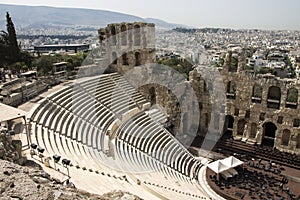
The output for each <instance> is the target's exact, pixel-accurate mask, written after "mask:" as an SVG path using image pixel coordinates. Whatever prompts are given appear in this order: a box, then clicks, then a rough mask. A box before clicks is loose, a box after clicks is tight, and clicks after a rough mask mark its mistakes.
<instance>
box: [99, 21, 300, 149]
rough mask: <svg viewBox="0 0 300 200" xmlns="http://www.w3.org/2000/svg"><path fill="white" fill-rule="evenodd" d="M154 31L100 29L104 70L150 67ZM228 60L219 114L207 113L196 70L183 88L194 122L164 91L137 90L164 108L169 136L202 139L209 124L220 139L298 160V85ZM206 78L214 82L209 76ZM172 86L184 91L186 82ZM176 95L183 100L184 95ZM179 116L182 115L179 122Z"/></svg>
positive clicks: (145, 27)
mask: <svg viewBox="0 0 300 200" xmlns="http://www.w3.org/2000/svg"><path fill="white" fill-rule="evenodd" d="M154 31H155V30H154V24H147V23H121V24H110V25H108V26H107V27H106V28H103V29H100V30H99V41H100V43H101V47H102V48H103V49H104V51H105V52H106V55H107V57H108V59H109V61H110V63H111V64H110V70H111V71H114V72H115V71H117V72H119V73H121V74H124V73H126V72H128V71H130V70H131V69H133V68H134V67H136V66H141V65H143V64H146V63H154V62H155V34H154ZM231 58H232V52H229V53H228V54H227V56H226V60H225V63H224V66H223V68H219V72H220V74H221V79H222V81H223V83H224V89H225V90H226V91H223V92H225V94H226V102H225V104H224V105H223V106H222V109H221V110H222V112H221V113H219V114H216V113H212V104H211V100H212V98H214V97H211V94H210V92H209V90H208V87H209V86H208V85H207V83H206V81H204V79H203V78H202V75H201V73H200V72H199V71H198V70H197V69H195V70H193V71H191V72H190V77H189V84H190V85H191V86H192V87H193V89H194V91H195V94H196V96H197V101H198V107H199V110H200V118H199V121H197V122H196V121H195V120H194V119H193V118H194V117H195V116H194V113H181V112H182V109H181V107H180V106H181V105H179V103H178V102H180V99H178V98H176V96H175V95H174V94H173V93H172V91H170V90H169V89H168V88H166V87H164V86H161V85H155V84H148V85H146V84H145V85H144V86H142V87H139V88H138V90H139V92H141V93H142V94H143V95H144V96H145V97H146V98H147V99H148V100H150V101H151V103H152V104H153V105H154V104H159V105H160V106H161V107H163V108H164V111H165V113H166V115H167V116H168V119H169V120H168V124H167V125H166V126H169V127H170V129H171V131H172V132H173V133H176V132H179V133H182V134H188V133H187V132H186V131H185V130H191V129H190V128H192V129H193V126H195V127H196V128H198V130H197V134H198V136H202V137H205V135H206V134H207V132H208V130H209V129H210V127H209V126H210V124H213V126H214V127H213V129H210V130H215V131H219V134H220V135H223V134H229V135H232V136H233V137H234V139H238V140H242V141H245V142H247V143H252V144H262V145H266V146H271V147H276V148H277V149H279V150H281V151H287V152H291V153H297V154H300V113H299V99H300V98H299V97H300V96H299V92H298V91H299V90H300V84H299V83H298V82H297V81H296V80H291V79H280V78H277V77H275V76H273V75H268V74H267V75H259V74H254V73H253V72H250V71H247V70H245V68H244V67H245V66H246V59H245V55H244V54H243V52H239V53H238V63H237V64H235V65H233V64H232V62H231ZM211 78H212V79H213V78H214V77H213V75H212V77H211ZM178 84H182V85H184V84H186V82H185V83H184V82H181V83H178ZM182 88H184V87H182ZM181 94H182V96H183V97H185V96H186V94H185V91H184V89H182V92H181ZM181 115H184V117H183V118H184V119H182V118H181ZM223 118H224V127H219V125H220V124H223V123H220V122H221V121H222V119H223ZM182 120H183V121H182ZM186 121H188V122H189V123H185V122H186ZM211 121H212V122H213V123H211ZM170 125H171V126H170ZM198 125H199V126H198ZM186 126H188V128H186Z"/></svg>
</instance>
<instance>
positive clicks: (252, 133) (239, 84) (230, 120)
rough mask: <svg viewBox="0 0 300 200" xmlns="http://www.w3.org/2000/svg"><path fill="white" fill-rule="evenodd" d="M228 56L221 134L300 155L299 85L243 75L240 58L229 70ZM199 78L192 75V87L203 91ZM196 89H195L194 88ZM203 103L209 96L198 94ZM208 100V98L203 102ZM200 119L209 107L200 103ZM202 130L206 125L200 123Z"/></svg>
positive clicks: (290, 81) (229, 58)
mask: <svg viewBox="0 0 300 200" xmlns="http://www.w3.org/2000/svg"><path fill="white" fill-rule="evenodd" d="M231 56H232V54H231V52H229V53H228V54H227V56H226V62H225V64H224V66H223V68H222V69H220V73H221V75H222V77H223V82H224V87H225V89H226V105H225V106H224V109H225V115H226V116H225V123H224V129H223V134H225V133H226V134H232V136H233V137H234V138H235V139H238V140H242V141H245V142H247V143H252V144H254V143H256V144H261V145H266V146H271V147H275V148H277V149H279V150H281V151H286V152H290V153H297V154H299V153H300V113H299V99H300V98H299V97H300V96H299V92H298V91H299V90H300V83H299V82H298V81H297V80H295V79H280V78H277V77H275V76H273V75H269V74H267V75H260V74H258V75H256V74H254V73H251V72H249V71H246V70H245V69H244V68H243V66H245V65H244V60H245V58H244V57H243V55H242V54H240V55H239V58H238V60H239V64H238V66H237V67H234V66H231ZM199 77H201V75H200V74H199V73H198V72H197V70H194V71H193V72H191V76H190V79H191V83H192V84H193V85H196V86H197V85H198V86H200V87H199V88H200V89H201V88H204V87H205V85H204V84H205V82H204V81H203V80H202V79H201V78H199ZM194 88H198V87H194ZM198 95H200V96H202V99H207V98H209V94H207V93H205V91H204V90H203V89H202V91H198ZM205 97H207V98H205ZM199 104H201V105H202V107H201V110H202V111H201V114H202V115H201V117H202V118H204V120H205V121H206V122H207V120H206V119H205V115H207V116H209V109H207V108H210V107H209V103H208V102H207V101H204V102H199ZM200 126H201V127H204V129H205V127H207V123H205V122H203V121H201V122H200Z"/></svg>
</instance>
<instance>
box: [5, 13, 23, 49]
mask: <svg viewBox="0 0 300 200" xmlns="http://www.w3.org/2000/svg"><path fill="white" fill-rule="evenodd" d="M6 29H7V33H8V41H9V44H10V46H11V48H13V50H15V51H16V52H15V53H19V52H20V48H19V45H18V42H17V34H16V30H15V25H14V23H13V22H12V20H11V17H10V16H9V13H8V12H6Z"/></svg>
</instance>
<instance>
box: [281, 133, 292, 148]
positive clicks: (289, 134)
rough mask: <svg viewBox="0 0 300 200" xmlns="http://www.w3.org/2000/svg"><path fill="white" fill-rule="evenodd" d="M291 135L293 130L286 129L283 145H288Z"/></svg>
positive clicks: (282, 140) (282, 138)
mask: <svg viewBox="0 0 300 200" xmlns="http://www.w3.org/2000/svg"><path fill="white" fill-rule="evenodd" d="M290 137H291V131H290V130H288V129H284V130H283V132H282V137H281V145H283V146H288V145H289V141H290Z"/></svg>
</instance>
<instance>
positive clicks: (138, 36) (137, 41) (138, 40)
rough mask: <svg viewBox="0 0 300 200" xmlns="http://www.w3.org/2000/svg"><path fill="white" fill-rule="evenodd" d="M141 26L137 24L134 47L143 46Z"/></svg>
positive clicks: (135, 26)
mask: <svg viewBox="0 0 300 200" xmlns="http://www.w3.org/2000/svg"><path fill="white" fill-rule="evenodd" d="M140 28H141V27H140V25H138V24H136V25H134V27H133V29H134V46H140V45H141V30H140Z"/></svg>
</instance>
